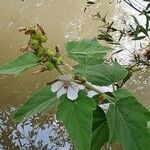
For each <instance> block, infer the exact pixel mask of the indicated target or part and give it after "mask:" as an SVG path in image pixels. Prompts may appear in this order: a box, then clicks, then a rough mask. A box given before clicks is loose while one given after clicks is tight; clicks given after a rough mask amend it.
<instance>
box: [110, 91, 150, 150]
mask: <svg viewBox="0 0 150 150" xmlns="http://www.w3.org/2000/svg"><path fill="white" fill-rule="evenodd" d="M121 92H122V94H123V91H121ZM126 93H129V92H127V91H125V90H124V94H126ZM122 94H120V96H118V97H117V98H118V100H117V102H116V103H115V104H111V105H110V108H109V111H108V113H107V121H108V126H109V131H110V137H109V142H110V143H113V142H117V143H118V142H119V143H121V144H122V145H123V148H124V150H147V148H148V147H150V134H149V133H148V128H147V122H148V121H149V120H150V112H149V111H148V110H146V109H145V108H144V107H143V106H142V105H141V104H140V103H139V102H138V101H137V99H136V98H135V97H134V96H131V94H128V95H129V96H128V97H124V98H122V97H123V96H121V95H122ZM119 97H120V98H119Z"/></svg>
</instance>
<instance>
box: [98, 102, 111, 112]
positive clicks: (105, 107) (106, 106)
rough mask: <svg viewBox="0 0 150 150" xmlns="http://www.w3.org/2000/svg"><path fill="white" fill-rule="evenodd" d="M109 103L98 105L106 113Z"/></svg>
mask: <svg viewBox="0 0 150 150" xmlns="http://www.w3.org/2000/svg"><path fill="white" fill-rule="evenodd" d="M109 106H110V103H105V104H100V105H99V107H100V108H101V109H103V111H104V112H105V113H106V112H107V111H108V109H109Z"/></svg>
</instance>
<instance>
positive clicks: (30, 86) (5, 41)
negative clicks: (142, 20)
mask: <svg viewBox="0 0 150 150" xmlns="http://www.w3.org/2000/svg"><path fill="white" fill-rule="evenodd" d="M108 2H109V0H107V1H106V0H105V1H103V2H102V3H101V4H100V5H99V4H97V5H96V6H94V7H91V8H89V9H88V10H87V11H86V13H84V12H83V10H84V8H85V0H61V1H60V0H32V1H31V0H25V1H24V2H22V1H21V0H13V1H12V0H5V1H3V2H0V33H1V34H0V52H1V55H0V64H3V63H5V62H7V61H8V60H10V59H14V58H15V57H16V56H18V55H20V52H19V48H20V47H22V46H23V45H25V42H26V41H27V38H26V37H24V35H23V34H21V33H19V32H18V31H17V28H18V27H20V26H27V25H35V24H37V23H39V24H41V25H42V26H43V27H44V28H45V31H46V32H47V34H48V36H49V42H48V44H49V45H50V47H54V46H55V45H57V46H58V47H59V48H60V49H62V53H63V52H64V43H66V42H67V41H69V40H72V39H74V40H77V39H82V38H89V37H94V36H97V34H98V30H97V27H98V25H99V22H96V21H92V19H91V16H92V15H94V14H95V13H96V12H98V11H100V12H102V14H106V13H109V16H110V17H114V18H117V15H118V12H119V11H120V10H119V9H118V7H117V6H115V5H114V4H112V5H108ZM31 73H32V70H29V71H26V72H24V73H23V74H21V76H19V77H13V76H2V75H0V107H1V108H4V107H5V108H7V107H10V106H15V107H16V106H19V105H21V104H22V103H23V102H24V101H25V100H26V98H27V97H29V96H30V95H31V94H32V93H33V92H34V91H35V90H36V89H38V88H39V87H41V86H42V85H44V83H45V82H46V81H50V80H52V79H53V77H54V76H56V72H55V71H52V72H51V73H46V72H45V73H43V74H40V75H34V76H33V75H31ZM149 75H150V72H149V71H143V72H140V73H138V74H136V75H135V76H134V77H133V80H132V81H131V82H129V83H128V84H127V86H128V87H129V89H131V90H132V91H133V92H134V93H135V94H136V95H137V97H138V98H139V99H141V100H142V103H144V104H145V105H146V106H147V107H149V106H150V101H149V97H150V92H149V89H150V77H149ZM8 125H9V124H8ZM10 126H11V125H10ZM6 135H7V133H6ZM6 135H5V136H6ZM56 145H57V144H56ZM56 145H55V146H56ZM64 150H65V149H64ZM66 150H67V149H66Z"/></svg>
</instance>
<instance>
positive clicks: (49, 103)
mask: <svg viewBox="0 0 150 150" xmlns="http://www.w3.org/2000/svg"><path fill="white" fill-rule="evenodd" d="M58 103H59V100H58V99H57V97H56V94H55V93H53V92H51V88H50V86H46V87H44V88H42V89H40V90H39V91H38V92H37V93H35V94H33V95H32V96H31V97H30V98H29V99H28V100H27V101H26V102H25V103H24V104H23V105H22V106H21V107H20V108H19V109H18V110H17V111H16V112H15V114H14V119H15V120H16V122H21V121H23V120H25V119H28V118H29V117H31V116H32V115H34V114H36V113H40V112H45V111H47V110H50V109H52V108H54V107H55V106H57V105H58Z"/></svg>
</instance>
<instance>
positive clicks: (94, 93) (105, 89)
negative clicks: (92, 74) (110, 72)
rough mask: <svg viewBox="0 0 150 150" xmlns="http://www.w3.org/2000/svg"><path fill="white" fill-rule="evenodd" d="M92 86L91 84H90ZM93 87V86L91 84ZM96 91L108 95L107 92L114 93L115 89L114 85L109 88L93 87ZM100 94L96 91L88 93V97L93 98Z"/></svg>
mask: <svg viewBox="0 0 150 150" xmlns="http://www.w3.org/2000/svg"><path fill="white" fill-rule="evenodd" d="M88 84H91V83H88ZM91 85H92V84H91ZM92 86H93V87H94V88H95V89H97V90H99V91H100V92H102V93H106V92H113V87H112V85H109V86H96V85H92ZM97 94H98V93H97V92H95V91H88V95H87V96H88V97H90V98H92V97H93V96H95V95H97Z"/></svg>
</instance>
